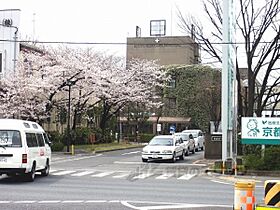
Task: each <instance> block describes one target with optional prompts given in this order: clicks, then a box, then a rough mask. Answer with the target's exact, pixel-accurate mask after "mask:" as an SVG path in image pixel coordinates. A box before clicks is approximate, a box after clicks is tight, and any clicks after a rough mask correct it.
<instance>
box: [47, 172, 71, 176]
mask: <svg viewBox="0 0 280 210" xmlns="http://www.w3.org/2000/svg"><path fill="white" fill-rule="evenodd" d="M75 172H76V171H60V172H56V173H53V174H52V175H54V176H62V175H67V174H72V173H75Z"/></svg>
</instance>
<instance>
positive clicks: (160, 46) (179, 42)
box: [120, 36, 200, 133]
mask: <svg viewBox="0 0 280 210" xmlns="http://www.w3.org/2000/svg"><path fill="white" fill-rule="evenodd" d="M133 58H140V59H147V60H157V61H158V64H160V65H162V66H168V65H192V64H199V63H200V49H199V44H198V43H196V42H195V40H194V39H193V38H191V37H189V36H152V37H134V38H127V52H126V60H127V61H129V60H130V59H133ZM175 80H176V78H172V80H171V81H170V84H171V85H172V84H173V83H174V84H175ZM163 101H164V102H165V103H164V106H165V107H164V109H162V110H166V109H168V107H171V108H172V106H175V104H176V99H174V98H172V99H163ZM120 119H121V122H122V123H124V124H125V123H126V118H125V117H122V118H120ZM190 120H191V119H190V118H189V117H182V116H177V115H176V116H170V115H165V113H164V112H161V114H160V115H159V114H158V113H155V115H154V116H150V117H149V118H148V120H147V121H148V122H151V123H152V124H153V126H152V127H153V133H156V130H157V124H158V123H159V124H162V129H163V130H162V133H167V132H169V128H170V127H171V126H172V127H173V126H175V127H177V130H178V129H179V130H181V129H184V128H185V127H186V126H188V125H189V123H190Z"/></svg>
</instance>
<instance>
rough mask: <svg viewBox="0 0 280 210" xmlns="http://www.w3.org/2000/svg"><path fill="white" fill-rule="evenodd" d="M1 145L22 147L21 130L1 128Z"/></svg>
mask: <svg viewBox="0 0 280 210" xmlns="http://www.w3.org/2000/svg"><path fill="white" fill-rule="evenodd" d="M0 145H1V146H2V147H21V146H22V143H21V137H20V132H19V131H15V130H0Z"/></svg>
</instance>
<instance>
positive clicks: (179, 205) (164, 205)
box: [121, 201, 232, 210]
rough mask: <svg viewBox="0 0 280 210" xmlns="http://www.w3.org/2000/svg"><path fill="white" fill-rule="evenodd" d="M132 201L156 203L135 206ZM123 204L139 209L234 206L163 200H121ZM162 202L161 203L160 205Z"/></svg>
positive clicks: (229, 206)
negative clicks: (166, 201) (165, 201)
mask: <svg viewBox="0 0 280 210" xmlns="http://www.w3.org/2000/svg"><path fill="white" fill-rule="evenodd" d="M130 203H136V204H143V203H144V204H155V205H154V206H141V207H138V206H134V205H132V204H130ZM121 204H122V205H124V206H126V207H128V208H131V209H137V210H152V209H177V208H178V209H182V208H199V207H221V208H223V207H224V208H232V206H231V205H211V204H186V203H163V202H149V201H147V202H145V201H144V202H143V201H139V202H138V201H121ZM159 204H160V205H159Z"/></svg>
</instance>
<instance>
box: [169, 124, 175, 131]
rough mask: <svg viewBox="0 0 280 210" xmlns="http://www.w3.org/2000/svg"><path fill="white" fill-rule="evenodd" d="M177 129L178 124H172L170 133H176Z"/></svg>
mask: <svg viewBox="0 0 280 210" xmlns="http://www.w3.org/2000/svg"><path fill="white" fill-rule="evenodd" d="M175 131H176V126H175V125H171V126H170V128H169V133H175Z"/></svg>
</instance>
